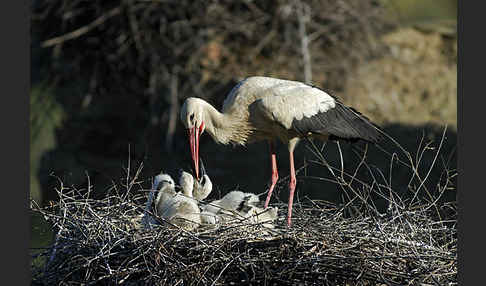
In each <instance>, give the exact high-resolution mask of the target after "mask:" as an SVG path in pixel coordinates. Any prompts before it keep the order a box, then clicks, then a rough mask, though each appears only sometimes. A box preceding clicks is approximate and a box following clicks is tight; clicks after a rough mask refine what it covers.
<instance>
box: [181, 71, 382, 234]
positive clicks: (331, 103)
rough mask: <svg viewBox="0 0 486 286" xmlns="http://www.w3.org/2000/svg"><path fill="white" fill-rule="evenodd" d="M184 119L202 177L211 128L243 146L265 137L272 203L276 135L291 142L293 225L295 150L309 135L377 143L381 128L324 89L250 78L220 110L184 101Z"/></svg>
mask: <svg viewBox="0 0 486 286" xmlns="http://www.w3.org/2000/svg"><path fill="white" fill-rule="evenodd" d="M181 120H182V123H183V124H184V126H185V127H186V128H187V130H188V135H189V142H190V146H191V156H192V159H193V163H194V169H195V170H196V177H197V178H199V174H198V170H199V137H200V136H201V134H202V133H203V132H204V131H206V130H207V131H208V133H209V134H210V135H211V137H212V138H213V139H214V140H215V141H216V142H218V143H222V144H228V143H232V144H234V145H245V144H247V143H251V142H255V141H260V140H267V141H268V143H269V146H270V157H271V163H272V176H271V181H272V184H271V186H270V189H269V191H268V195H267V199H266V201H265V208H266V207H267V206H268V203H269V201H270V197H271V195H272V191H273V189H274V187H275V184H276V183H277V180H278V171H277V160H276V154H275V151H274V147H273V146H274V141H275V139H276V138H278V139H280V140H281V141H282V142H284V143H285V144H287V145H288V150H289V160H290V183H289V189H290V192H289V202H288V206H289V208H288V216H287V224H288V226H290V225H291V216H292V203H293V197H294V191H295V186H296V182H297V180H296V177H295V167H294V156H293V152H294V149H295V147H296V145H297V143H298V142H299V141H300V140H301V139H302V138H305V137H314V138H318V139H320V140H323V141H326V140H337V139H342V140H349V141H351V142H354V141H356V140H363V141H367V142H373V143H376V142H378V140H379V139H380V137H381V135H380V131H379V128H378V127H377V126H376V125H374V124H373V123H371V122H370V121H369V120H368V119H367V118H366V117H364V116H363V115H361V114H360V113H359V112H357V111H356V110H354V109H352V108H350V107H347V106H345V105H344V104H343V103H341V102H340V101H339V100H338V99H337V98H335V97H333V96H331V95H329V94H327V93H326V92H324V91H323V90H321V89H318V88H316V87H313V86H310V85H306V84H304V83H301V82H297V81H290V80H283V79H277V78H270V77H260V76H255V77H249V78H246V79H244V80H243V81H241V82H239V83H238V84H237V85H236V86H235V87H234V88H233V89H232V90H231V92H230V93H229V94H228V96H227V97H226V99H225V101H224V103H223V109H222V112H219V111H218V110H216V109H215V108H214V107H213V106H212V105H210V104H209V103H207V102H206V101H204V100H202V99H200V98H194V97H190V98H188V99H186V101H185V102H184V104H183V106H182V108H181Z"/></svg>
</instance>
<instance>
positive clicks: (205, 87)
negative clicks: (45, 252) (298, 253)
mask: <svg viewBox="0 0 486 286" xmlns="http://www.w3.org/2000/svg"><path fill="white" fill-rule="evenodd" d="M294 2H295V1H294ZM294 2H293V1H268V2H267V3H265V4H262V3H256V2H253V1H246V2H245V1H235V2H234V3H228V2H224V1H209V2H207V3H206V2H204V1H203V2H201V3H199V4H189V2H184V1H182V2H180V3H181V4H171V3H170V1H168V2H167V3H169V4H161V3H162V2H158V1H125V2H122V4H120V3H119V2H118V1H105V2H103V4H101V3H100V2H83V1H33V5H32V11H33V13H32V29H31V39H32V41H31V42H32V44H31V67H32V68H31V84H32V86H31V92H30V96H31V97H30V124H31V129H30V132H31V134H30V152H31V153H30V194H31V197H32V199H33V200H35V201H36V202H37V203H38V204H40V205H46V204H47V203H48V201H49V200H56V193H55V191H54V188H55V186H56V184H57V181H56V179H54V178H53V177H52V176H50V175H51V174H54V175H56V176H59V177H60V178H61V179H62V180H63V182H64V183H65V184H66V185H67V186H79V187H83V186H84V187H85V186H86V185H87V178H86V174H89V176H90V178H91V183H92V184H93V185H94V189H95V191H96V194H97V195H99V196H102V195H103V194H105V193H106V191H107V189H109V188H110V186H111V185H112V183H113V182H119V181H121V180H122V178H123V177H124V175H125V173H124V171H123V169H124V168H126V167H127V165H128V159H129V156H130V160H131V166H132V168H136V167H137V166H138V165H139V164H140V163H142V162H143V164H144V173H143V176H142V178H143V179H144V181H143V184H144V186H145V187H148V186H149V180H150V177H151V176H153V175H154V174H156V173H158V172H159V171H160V170H161V169H164V170H166V171H169V172H171V174H173V175H176V174H177V173H176V170H178V169H179V168H184V169H188V168H190V161H189V157H188V155H187V151H188V149H187V146H186V144H187V142H186V141H187V140H186V138H185V137H184V136H185V134H184V133H183V130H182V128H181V126H180V123H179V120H178V114H177V112H178V109H177V106H180V104H181V103H182V101H183V100H184V99H185V98H186V97H189V96H200V97H204V98H206V99H207V100H209V101H210V102H212V103H213V104H215V105H216V106H217V107H218V108H219V107H220V106H221V104H222V100H223V99H224V97H225V95H226V93H227V92H228V91H229V90H230V89H231V87H232V86H233V85H234V84H235V83H236V82H237V81H238V80H240V79H241V78H243V77H245V76H249V75H267V76H275V77H282V78H289V79H296V80H302V81H303V80H304V79H303V78H302V74H303V72H302V70H303V69H304V67H303V64H302V62H301V60H300V58H301V55H300V52H301V51H300V44H298V41H297V42H296V39H297V40H298V35H297V34H294V33H297V32H296V31H297V30H298V29H297V28H296V27H297V26H298V21H294V20H295V19H294V20H292V17H293V16H292V15H293V14H292V12H291V11H292V7H293V6H292V5H294V4H295V3H297V2H295V3H294ZM334 2H335V3H334ZM334 2H333V3H334V4H332V5H330V4H328V3H327V1H302V2H300V1H298V3H305V4H306V5H307V7H310V8H311V9H309V10H308V11H311V12H309V13H311V14H310V15H311V17H310V21H309V22H307V24H306V25H307V31H308V33H309V36H310V37H311V40H312V41H311V43H310V51H311V55H312V69H311V70H312V81H313V82H314V83H315V84H316V85H318V86H321V87H324V88H329V89H331V90H332V91H333V92H334V93H335V94H336V95H338V96H339V97H341V98H342V99H343V100H344V101H345V103H348V104H351V105H353V106H355V107H356V108H357V109H358V110H360V111H361V112H363V113H364V114H367V115H368V116H369V117H370V118H372V119H373V120H375V121H377V122H378V123H379V124H380V125H382V126H383V127H384V129H385V131H387V132H388V133H389V134H390V135H392V136H393V137H394V138H396V139H397V140H398V141H399V142H400V143H401V144H402V145H403V146H404V147H405V148H407V149H408V150H410V151H416V150H417V144H418V143H419V141H420V138H421V136H422V135H424V134H425V135H426V136H427V138H428V139H435V140H438V139H440V134H441V133H442V130H443V127H444V126H445V124H448V132H447V141H446V143H445V144H444V149H443V150H444V153H445V156H448V155H449V154H451V156H452V157H453V158H454V160H452V161H453V163H452V164H451V166H450V167H451V168H453V169H454V168H455V147H456V133H455V128H456V117H457V111H456V109H457V103H456V93H457V84H456V74H457V67H456V65H457V35H456V24H457V20H456V15H457V1H451V0H435V1H432V0H430V1H420V0H417V1H413V0H409V1H403V0H402V1H398V0H397V1H385V0H382V1H378V2H377V1H362V2H360V4H356V3H357V2H356V1H334ZM326 4H327V6H326ZM360 5H361V6H360ZM381 6H383V7H384V8H383V9H382V8H381ZM189 8H191V9H193V10H190V9H189ZM194 9H195V10H194ZM225 9H226V10H225ZM361 9H363V10H361ZM190 11H191V12H190ZM194 11H198V12H194ZM222 11H226V12H222ZM239 11H242V12H241V13H240V12H239ZM304 11H305V10H304ZM229 12H231V13H233V14H232V15H234V16H233V18H232V17H230V16H228V17H226V16H225V15H226V14H225V13H229ZM205 13H206V14H205ZM218 13H221V14H218ZM206 16H207V17H206ZM97 21H100V22H101V23H100V22H97ZM214 22H217V23H214ZM93 23H96V24H97V26H96V27H95V26H90V25H92V24H93ZM86 29H87V30H88V31H86ZM73 31H74V33H72V32H73ZM221 31H228V32H227V33H226V32H221ZM70 33H71V34H70ZM191 33H192V34H191ZM78 34H80V35H78ZM62 35H64V38H63V37H62ZM66 35H67V36H66ZM191 35H194V37H191ZM296 35H297V36H296ZM59 36H61V38H56V37H59ZM66 37H68V38H69V37H73V38H72V39H68V40H66ZM159 37H160V39H159ZM185 37H187V40H185ZM294 37H297V38H295V39H294ZM50 39H55V40H56V39H57V41H62V42H61V43H60V44H59V43H56V41H55V40H54V41H51V42H49V40H50ZM46 41H47V42H46ZM154 43H155V44H154ZM296 43H297V44H296ZM174 86H175V87H176V88H174ZM174 94H175V96H174ZM173 114H177V116H176V119H175V120H174V118H173V117H174V115H173ZM206 137H207V136H206ZM266 148H267V147H266V146H265V145H264V144H256V145H254V146H249V147H248V148H246V149H245V148H236V149H234V148H232V147H227V146H217V145H215V144H214V143H213V142H212V141H211V140H210V139H209V138H203V139H202V142H201V154H203V155H202V156H203V158H204V159H205V160H206V161H205V163H206V166H207V168H208V172H209V174H210V175H212V178H213V180H214V181H215V182H217V183H216V191H215V194H214V196H215V197H217V196H219V195H221V194H224V193H226V192H228V191H229V190H231V189H234V188H235V187H239V188H241V189H244V190H245V191H253V192H255V193H259V192H262V191H263V190H264V187H265V185H266V183H267V181H268V178H269V176H268V172H269V163H268V162H267V161H268V160H267V159H268V158H267V154H266V151H267V149H266ZM129 149H130V151H129ZM278 151H279V152H280V154H281V155H280V157H279V158H280V159H279V167H280V169H281V170H282V171H281V172H282V173H281V175H282V174H283V175H284V176H285V175H287V172H286V170H287V168H288V166H287V165H286V164H287V160H286V156H285V155H286V154H285V148H284V147H282V146H280V147H279V148H278ZM334 151H335V149H333V147H332V146H329V149H328V150H327V151H326V155H328V156H329V157H328V158H329V160H330V161H335V160H337V158H336V156H335V155H333V154H334V153H335V152H334ZM298 152H300V153H298V154H297V155H296V158H298V160H297V162H296V163H297V165H299V164H300V165H302V164H303V163H304V160H307V159H309V158H311V157H312V154H311V153H310V152H309V151H308V150H306V148H304V147H300V150H298ZM129 154H130V155H129ZM248 154H251V156H249V155H248ZM299 154H300V155H299ZM371 155H373V154H371ZM374 156H376V158H375V159H374V160H375V161H376V164H377V165H380V164H381V165H382V166H387V164H389V158H388V159H383V158H379V156H380V154H379V153H375V154H374ZM228 157H231V160H228ZM426 157H427V156H426ZM429 157H430V158H429ZM429 157H427V158H426V159H427V160H431V159H432V156H429ZM372 160H373V159H372ZM256 165H258V166H256ZM386 168H387V167H385V169H386ZM308 172H309V173H313V174H314V175H319V176H323V177H326V176H328V174H327V173H325V171H319V170H313V169H309V170H308ZM437 173H438V174H440V170H437ZM249 174H251V178H252V180H248V179H246V178H248V177H249V176H250V175H249ZM397 176H399V175H397ZM438 176H439V175H438ZM299 182H300V193H301V195H307V196H309V197H312V198H320V199H327V200H335V199H336V196H337V195H336V193H335V192H321V191H320V190H321V189H322V188H327V187H325V186H324V185H323V184H322V183H320V182H314V181H311V180H303V181H299ZM434 183H435V182H434V181H431V184H434ZM285 187H286V184H285V183H282V186H281V188H282V192H281V195H282V200H283V201H286V196H287V193H286V191H285ZM397 188H400V182H399V181H398V182H397ZM449 198H450V199H454V198H455V194H451V195H450V196H449ZM31 223H32V236H31V247H32V248H34V249H36V248H39V247H44V246H46V245H47V244H49V243H50V242H51V240H52V233H51V232H50V227H49V226H48V225H47V224H45V222H43V219H42V218H40V217H37V216H33V217H32V219H31ZM36 251H37V250H36Z"/></svg>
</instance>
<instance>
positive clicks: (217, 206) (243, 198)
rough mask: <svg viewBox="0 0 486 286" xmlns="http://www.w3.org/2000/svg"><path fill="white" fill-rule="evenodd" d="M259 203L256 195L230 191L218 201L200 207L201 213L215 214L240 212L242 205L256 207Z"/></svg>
mask: <svg viewBox="0 0 486 286" xmlns="http://www.w3.org/2000/svg"><path fill="white" fill-rule="evenodd" d="M259 202H260V200H259V198H258V196H257V195H255V194H252V193H244V192H241V191H231V192H229V193H227V194H226V195H225V196H224V197H222V198H221V199H219V200H215V201H212V202H211V203H210V204H207V205H205V206H203V207H202V209H203V211H207V212H211V213H214V214H217V213H218V212H219V211H220V210H228V211H240V210H241V208H242V207H243V205H253V206H257V204H258V203H259Z"/></svg>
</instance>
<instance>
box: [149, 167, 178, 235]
mask: <svg viewBox="0 0 486 286" xmlns="http://www.w3.org/2000/svg"><path fill="white" fill-rule="evenodd" d="M174 196H176V191H175V184H174V180H173V179H172V177H171V176H170V175H168V174H163V173H161V174H159V175H157V176H155V178H154V181H153V183H152V187H151V189H150V193H149V196H148V199H147V203H146V204H145V209H144V216H143V219H142V223H143V225H145V226H147V227H149V228H152V226H153V225H158V222H157V220H155V218H154V217H153V216H152V215H151V214H150V213H153V214H155V215H157V213H158V212H159V210H162V209H165V208H167V206H166V204H167V202H169V201H170V200H171V199H172V198H173V197H174Z"/></svg>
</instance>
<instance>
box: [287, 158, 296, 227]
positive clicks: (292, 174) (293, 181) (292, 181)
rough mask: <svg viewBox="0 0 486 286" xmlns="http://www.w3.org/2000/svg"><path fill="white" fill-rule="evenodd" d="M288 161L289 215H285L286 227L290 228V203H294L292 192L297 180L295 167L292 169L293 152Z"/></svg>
mask: <svg viewBox="0 0 486 286" xmlns="http://www.w3.org/2000/svg"><path fill="white" fill-rule="evenodd" d="M289 160H290V183H289V213H288V215H287V225H288V226H289V227H290V226H291V224H292V222H291V217H292V203H293V202H294V191H295V185H296V184H297V179H296V178H295V167H294V151H293V150H292V151H290V152H289Z"/></svg>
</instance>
